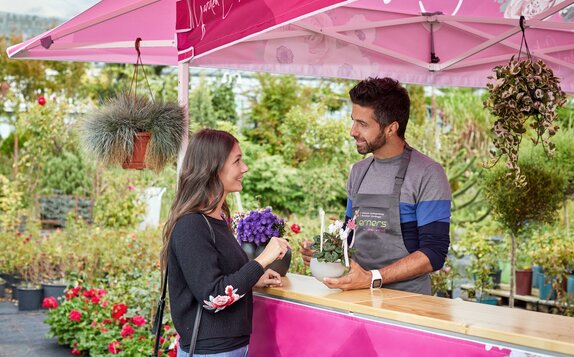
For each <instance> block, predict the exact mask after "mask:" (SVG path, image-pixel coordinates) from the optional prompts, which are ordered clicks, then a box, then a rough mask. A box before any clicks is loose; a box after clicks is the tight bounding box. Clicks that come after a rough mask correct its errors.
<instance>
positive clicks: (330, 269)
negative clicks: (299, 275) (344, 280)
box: [310, 258, 345, 282]
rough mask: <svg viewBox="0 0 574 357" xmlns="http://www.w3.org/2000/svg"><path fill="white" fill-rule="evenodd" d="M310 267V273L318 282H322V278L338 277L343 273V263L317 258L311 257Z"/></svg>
mask: <svg viewBox="0 0 574 357" xmlns="http://www.w3.org/2000/svg"><path fill="white" fill-rule="evenodd" d="M310 268H311V274H313V276H314V277H315V279H317V280H319V281H320V282H323V278H338V277H340V276H342V275H343V274H345V266H344V265H343V264H341V263H326V262H320V261H318V260H317V258H313V259H311V264H310Z"/></svg>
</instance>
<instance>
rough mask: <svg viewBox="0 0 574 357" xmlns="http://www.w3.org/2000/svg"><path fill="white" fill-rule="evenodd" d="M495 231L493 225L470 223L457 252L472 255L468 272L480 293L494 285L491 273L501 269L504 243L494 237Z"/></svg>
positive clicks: (466, 227)
mask: <svg viewBox="0 0 574 357" xmlns="http://www.w3.org/2000/svg"><path fill="white" fill-rule="evenodd" d="M493 232H495V231H493V227H489V226H485V225H484V224H483V225H477V224H469V225H467V226H465V229H464V233H463V235H462V238H461V239H460V241H459V242H458V244H457V253H459V254H463V255H468V256H470V257H471V261H470V264H469V265H468V267H467V271H466V272H467V274H468V275H469V276H470V277H471V278H474V287H475V289H476V291H479V292H480V293H483V292H484V290H486V289H490V288H492V287H493V281H492V277H491V274H492V273H494V272H496V271H498V270H499V269H500V268H499V266H498V261H499V260H500V258H501V257H502V255H503V252H504V251H503V245H501V244H499V243H498V242H496V241H495V240H493V239H492V238H493V236H492V233H493Z"/></svg>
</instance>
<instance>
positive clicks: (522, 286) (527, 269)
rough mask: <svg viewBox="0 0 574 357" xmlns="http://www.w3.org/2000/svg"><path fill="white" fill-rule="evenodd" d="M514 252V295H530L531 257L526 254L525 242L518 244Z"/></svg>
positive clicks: (526, 246)
mask: <svg viewBox="0 0 574 357" xmlns="http://www.w3.org/2000/svg"><path fill="white" fill-rule="evenodd" d="M517 248H518V249H517V253H516V273H515V276H516V295H530V294H531V292H532V268H531V267H532V259H530V256H529V255H528V251H529V247H528V244H526V242H524V241H522V242H520V243H519V244H518V247H517Z"/></svg>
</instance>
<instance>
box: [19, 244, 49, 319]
mask: <svg viewBox="0 0 574 357" xmlns="http://www.w3.org/2000/svg"><path fill="white" fill-rule="evenodd" d="M39 253H40V249H39V244H38V242H37V239H35V238H34V237H33V236H32V235H28V236H27V237H25V238H23V239H22V241H21V243H20V245H19V249H18V255H17V257H18V258H17V261H16V262H15V264H14V267H15V269H16V271H17V272H18V274H19V275H20V276H21V277H22V282H21V283H20V284H19V285H18V286H17V287H16V290H17V298H18V310H20V311H30V310H38V309H40V305H41V304H42V286H41V285H40V284H39V281H40V274H39V271H40V269H39V265H40V254H39Z"/></svg>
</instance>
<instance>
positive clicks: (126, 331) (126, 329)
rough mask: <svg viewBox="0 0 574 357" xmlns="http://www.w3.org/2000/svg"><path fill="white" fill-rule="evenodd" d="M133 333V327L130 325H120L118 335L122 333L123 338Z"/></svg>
mask: <svg viewBox="0 0 574 357" xmlns="http://www.w3.org/2000/svg"><path fill="white" fill-rule="evenodd" d="M133 333H134V328H133V327H132V325H129V324H125V325H124V326H123V327H122V331H121V332H120V335H122V337H123V338H126V337H128V336H131V335H133Z"/></svg>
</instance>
